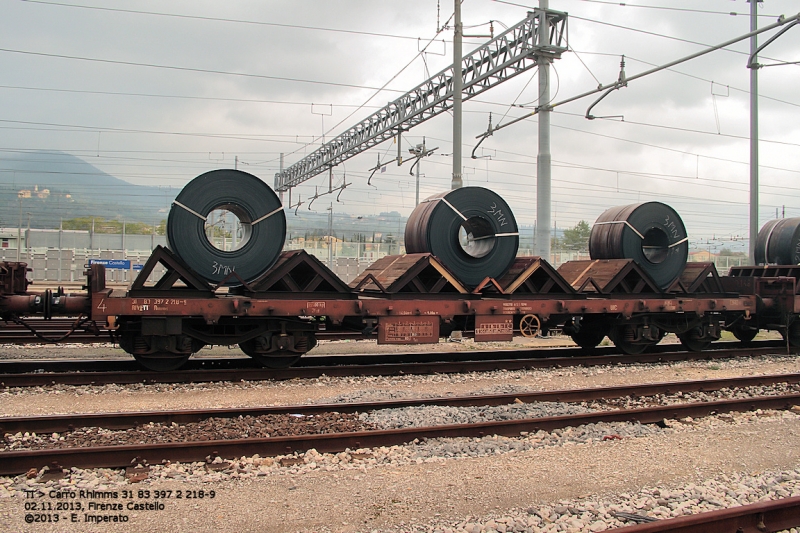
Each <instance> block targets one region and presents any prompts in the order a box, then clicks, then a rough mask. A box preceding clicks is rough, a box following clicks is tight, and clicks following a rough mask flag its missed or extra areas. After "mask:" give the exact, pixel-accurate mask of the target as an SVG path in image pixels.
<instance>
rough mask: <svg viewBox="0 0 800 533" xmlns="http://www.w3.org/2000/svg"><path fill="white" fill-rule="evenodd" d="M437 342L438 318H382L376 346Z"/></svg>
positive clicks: (379, 322)
mask: <svg viewBox="0 0 800 533" xmlns="http://www.w3.org/2000/svg"><path fill="white" fill-rule="evenodd" d="M437 342H439V318H438V317H424V316H421V317H410V316H409V317H399V316H398V317H382V318H381V319H380V320H379V321H378V344H435V343H437Z"/></svg>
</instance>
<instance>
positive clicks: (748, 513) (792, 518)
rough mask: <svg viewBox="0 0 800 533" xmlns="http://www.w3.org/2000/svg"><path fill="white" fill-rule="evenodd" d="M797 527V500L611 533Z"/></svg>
mask: <svg viewBox="0 0 800 533" xmlns="http://www.w3.org/2000/svg"><path fill="white" fill-rule="evenodd" d="M796 526H800V497H797V496H796V497H794V498H785V499H782V500H773V501H768V502H759V503H754V504H752V505H742V506H739V507H730V508H728V509H721V510H719V511H709V512H707V513H699V514H695V515H689V516H679V517H677V518H670V519H667V520H659V521H657V522H649V523H646V524H637V525H635V526H627V527H621V528H618V529H615V530H614V531H618V532H619V533H666V532H669V533H765V532H767V531H782V530H786V529H790V528H792V527H796Z"/></svg>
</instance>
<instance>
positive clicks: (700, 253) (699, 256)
mask: <svg viewBox="0 0 800 533" xmlns="http://www.w3.org/2000/svg"><path fill="white" fill-rule="evenodd" d="M718 257H719V254H712V253H711V252H710V251H708V250H697V251H694V252H689V259H688V260H689V262H690V263H713V262H715V260H716V259H717V258H718Z"/></svg>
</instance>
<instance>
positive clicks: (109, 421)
mask: <svg viewBox="0 0 800 533" xmlns="http://www.w3.org/2000/svg"><path fill="white" fill-rule="evenodd" d="M777 383H789V384H797V383H800V374H786V375H783V374H782V375H772V376H757V377H748V378H729V379H717V380H702V381H687V382H671V383H658V384H646V385H633V386H621V387H602V388H594V389H577V390H562V391H548V392H535V393H527V394H502V395H490V396H468V397H462V398H435V399H413V400H402V401H391V402H368V403H348V404H328V405H304V406H282V407H267V408H257V409H252V408H250V409H222V410H220V409H211V410H189V411H166V412H141V413H113V414H112V413H106V414H90V415H64V416H37V417H8V418H3V419H2V420H0V430H1V431H2V432H3V433H12V434H13V433H15V432H18V433H23V432H29V433H32V432H38V433H51V432H55V433H62V432H69V431H71V430H73V429H74V428H78V427H82V426H90V427H101V428H106V429H128V428H132V427H135V426H141V425H144V424H151V423H152V424H161V425H162V426H177V425H185V424H193V423H197V422H200V421H203V420H208V419H210V418H214V419H221V418H224V419H238V418H240V417H263V416H269V415H272V416H276V415H284V416H288V417H291V418H294V419H296V420H298V421H301V422H302V423H304V424H311V425H310V426H306V427H309V428H310V427H313V420H314V417H319V416H322V415H323V414H326V413H327V414H330V413H334V412H335V413H340V414H341V413H344V414H347V413H363V412H371V411H376V410H382V409H396V408H401V407H421V406H433V405H438V406H459V407H464V406H486V405H507V404H510V403H536V402H555V401H558V402H570V403H574V402H587V401H594V400H602V401H608V400H612V399H619V398H623V397H636V398H643V397H652V396H655V395H658V394H666V393H675V392H678V391H681V392H690V391H704V392H708V391H717V390H721V389H731V388H742V387H750V386H764V385H772V384H777ZM795 405H800V393H796V392H790V393H782V394H777V395H769V396H753V397H746V398H734V399H723V400H715V401H700V402H687V403H679V404H671V405H654V406H653V405H648V406H646V407H640V408H632V409H619V408H615V407H614V406H613V404H609V406H610V407H609V408H606V409H602V410H596V411H591V412H582V413H578V414H568V415H560V416H546V417H538V418H523V419H511V420H491V421H482V422H477V423H469V424H447V425H439V426H426V427H402V428H399V429H367V430H357V431H346V432H339V431H333V432H330V431H328V432H322V433H321V432H320V431H309V432H307V433H303V432H302V431H301V432H300V434H290V435H281V436H274V437H273V436H270V437H258V438H230V439H215V440H200V439H201V437H195V440H192V439H182V440H180V441H177V442H163V441H162V442H150V443H135V444H122V445H115V446H77V447H68V448H47V449H33V450H30V449H26V450H18V451H4V452H0V474H17V473H21V472H26V471H28V470H29V469H37V470H38V469H39V468H41V467H43V466H45V465H54V466H53V468H52V469H53V470H58V469H59V468H63V467H72V466H78V467H84V468H96V467H121V466H128V465H130V464H131V463H140V464H145V463H149V464H158V463H160V462H163V461H180V462H195V461H209V460H210V459H212V458H215V457H217V456H220V457H223V458H231V457H240V456H243V455H248V456H249V455H254V454H259V455H261V456H276V455H284V454H289V453H292V452H296V451H305V450H308V449H311V448H314V449H316V450H317V451H319V452H340V451H344V450H346V449H348V448H350V449H358V448H369V447H379V446H391V445H396V444H402V443H406V442H410V441H413V440H415V439H426V438H442V437H483V436H485V435H505V436H516V435H519V434H521V433H523V434H524V432H535V431H539V430H545V431H552V430H555V429H560V428H564V427H569V426H573V427H574V426H580V425H584V424H592V423H599V422H606V423H608V422H630V421H637V422H640V423H644V424H648V423H660V422H662V421H663V420H665V419H683V418H685V417H702V416H706V415H709V414H712V413H713V414H720V413H727V412H732V411H749V410H756V409H788V408H791V407H793V406H795ZM301 422H298V424H299V423H301Z"/></svg>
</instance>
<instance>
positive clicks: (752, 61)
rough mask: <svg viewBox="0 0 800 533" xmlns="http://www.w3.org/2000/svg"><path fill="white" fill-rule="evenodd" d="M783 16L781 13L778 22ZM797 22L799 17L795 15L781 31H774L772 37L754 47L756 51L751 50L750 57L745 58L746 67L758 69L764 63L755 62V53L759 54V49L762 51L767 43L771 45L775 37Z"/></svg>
mask: <svg viewBox="0 0 800 533" xmlns="http://www.w3.org/2000/svg"><path fill="white" fill-rule="evenodd" d="M783 18H784V17H783V15H781V18H780V19H778V21H779V22H780V21H781V20H783ZM798 23H800V19H797V18H796V17H795V19H794V20H793V21H792V22H790V23H789V25H788V26H786V27H785V28H783V29H782V30H781V31H779V32H778V33H776V34H775V35H773V36H772V37H770V38H769V39H767V41H766V42H765V43H764V44H762V45H761V46H759V47H758V48H756V51H755V52H753V53H752V54H750V58H749V59H748V60H747V68H755V69H758V68H761V67H763V66H764V65H760V64H758V62H756V56H757V55H758V54H759V53H760V52H761V51H762V50H763V49H764V48H766V47H767V46H769V45H771V44H772V43H773V42H775V39H777V38H778V37H780V36H781V35H783V34H784V33H786V32H787V31H789V30H790V29H791V28H792V26H797V24H798Z"/></svg>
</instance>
